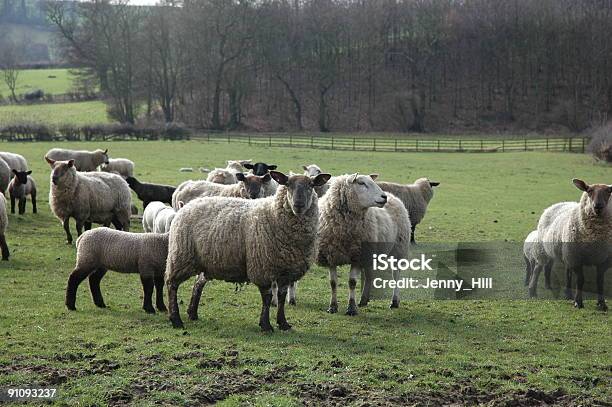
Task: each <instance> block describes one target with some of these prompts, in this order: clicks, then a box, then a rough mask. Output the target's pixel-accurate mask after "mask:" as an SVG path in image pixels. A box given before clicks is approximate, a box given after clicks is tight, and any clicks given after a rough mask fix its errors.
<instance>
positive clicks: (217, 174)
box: [206, 168, 238, 185]
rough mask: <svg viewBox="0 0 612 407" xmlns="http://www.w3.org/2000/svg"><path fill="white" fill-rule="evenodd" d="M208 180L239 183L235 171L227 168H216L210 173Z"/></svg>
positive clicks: (219, 182)
mask: <svg viewBox="0 0 612 407" xmlns="http://www.w3.org/2000/svg"><path fill="white" fill-rule="evenodd" d="M206 181H208V182H212V183H215V184H224V185H231V184H235V183H237V182H238V179H237V178H236V173H235V172H232V171H230V170H228V169H226V168H215V169H214V170H212V171H211V172H209V173H208V177H206Z"/></svg>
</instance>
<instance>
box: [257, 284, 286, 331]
mask: <svg viewBox="0 0 612 407" xmlns="http://www.w3.org/2000/svg"><path fill="white" fill-rule="evenodd" d="M259 293H260V294H261V315H260V317H259V326H260V327H261V330H262V331H264V332H272V331H274V329H273V328H272V325H270V303H271V302H272V290H271V287H270V286H267V287H266V286H264V287H259ZM284 301H285V297H283V302H284ZM279 302H280V301H279ZM280 307H281V305H280V304H279V309H280ZM283 307H284V305H283Z"/></svg>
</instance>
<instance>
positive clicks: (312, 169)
mask: <svg viewBox="0 0 612 407" xmlns="http://www.w3.org/2000/svg"><path fill="white" fill-rule="evenodd" d="M302 168H303V169H304V175H308V176H309V177H316V176H317V175H318V174H320V173H321V168H320V167H319V166H318V165H316V164H310V165H303V166H302ZM329 185H330V183H329V182H328V183H327V184H325V185H322V186H320V187H318V188H316V189H315V191H317V195H319V198H321V197H322V196H323V195H325V193H326V192H327V190H328V189H329Z"/></svg>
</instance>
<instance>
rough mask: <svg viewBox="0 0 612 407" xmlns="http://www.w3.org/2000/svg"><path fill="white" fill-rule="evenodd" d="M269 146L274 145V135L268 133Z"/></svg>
mask: <svg viewBox="0 0 612 407" xmlns="http://www.w3.org/2000/svg"><path fill="white" fill-rule="evenodd" d="M268 147H272V135H268Z"/></svg>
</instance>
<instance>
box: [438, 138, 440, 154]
mask: <svg viewBox="0 0 612 407" xmlns="http://www.w3.org/2000/svg"><path fill="white" fill-rule="evenodd" d="M438 152H440V140H438Z"/></svg>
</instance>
